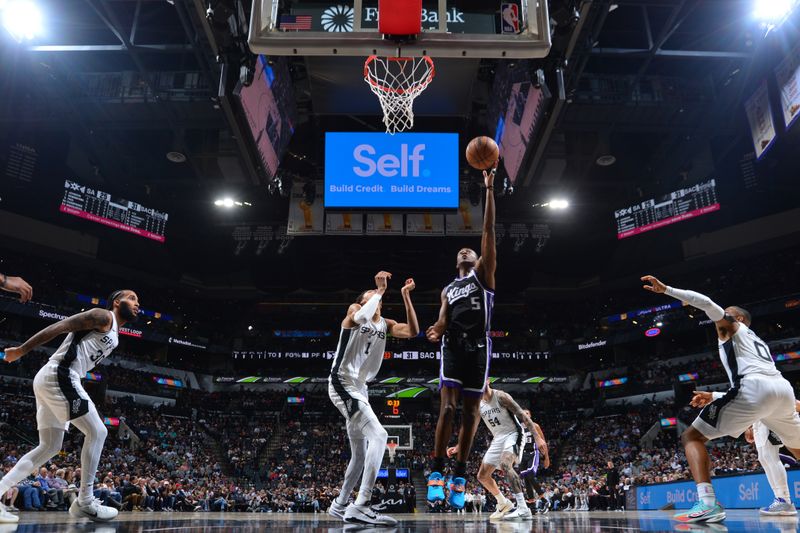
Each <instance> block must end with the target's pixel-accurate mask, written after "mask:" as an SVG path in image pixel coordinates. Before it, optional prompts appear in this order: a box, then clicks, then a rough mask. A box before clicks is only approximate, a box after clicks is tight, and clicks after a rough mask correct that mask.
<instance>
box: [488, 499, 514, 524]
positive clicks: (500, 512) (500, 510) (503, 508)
mask: <svg viewBox="0 0 800 533" xmlns="http://www.w3.org/2000/svg"><path fill="white" fill-rule="evenodd" d="M513 507H514V504H513V503H511V500H506V503H504V504H499V503H498V504H497V510H496V511H495V512H493V513H492V516H490V517H489V520H500V519H501V518H503V517H504V516H505V515H506V513H508V512H509V511H511V509H512V508H513Z"/></svg>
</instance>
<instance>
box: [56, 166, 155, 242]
mask: <svg viewBox="0 0 800 533" xmlns="http://www.w3.org/2000/svg"><path fill="white" fill-rule="evenodd" d="M58 210H59V211H61V212H62V213H66V214H68V215H73V216H76V217H80V218H85V219H86V220H91V221H92V222H97V223H98V224H103V225H104V226H109V227H111V228H114V229H119V230H122V231H127V232H128V233H133V234H135V235H139V236H140V237H146V238H148V239H153V240H154V241H158V242H164V240H165V238H164V231H165V229H166V227H167V219H168V218H169V215H168V214H167V213H163V212H161V211H156V210H155V209H152V208H150V207H144V206H142V205H139V204H137V203H136V202H131V201H130V200H125V199H123V198H117V197H114V196H111V195H110V194H109V193H107V192H104V191H100V190H97V189H94V188H92V187H87V186H86V185H81V184H80V183H76V182H74V181H70V180H64V196H63V198H62V199H61V206H60V207H59V208H58Z"/></svg>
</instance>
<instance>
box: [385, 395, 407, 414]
mask: <svg viewBox="0 0 800 533" xmlns="http://www.w3.org/2000/svg"><path fill="white" fill-rule="evenodd" d="M384 402H385V405H384V413H385V414H386V416H387V417H392V418H399V417H400V416H401V415H402V414H403V412H402V410H401V403H400V399H399V398H386V399H385V400H384Z"/></svg>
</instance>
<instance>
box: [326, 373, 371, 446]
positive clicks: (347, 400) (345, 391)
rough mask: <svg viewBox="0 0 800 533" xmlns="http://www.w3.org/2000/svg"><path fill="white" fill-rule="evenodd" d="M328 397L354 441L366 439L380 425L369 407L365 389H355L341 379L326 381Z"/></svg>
mask: <svg viewBox="0 0 800 533" xmlns="http://www.w3.org/2000/svg"><path fill="white" fill-rule="evenodd" d="M328 397H330V399H331V401H332V402H333V405H335V406H336V408H337V409H338V410H339V412H340V413H342V416H343V417H344V418H345V420H347V435H348V436H350V437H352V438H356V439H366V438H369V437H370V436H371V433H372V431H371V430H374V429H375V428H376V426H377V427H381V423H380V421H379V420H378V417H377V416H376V415H375V412H374V411H373V410H372V407H371V406H370V405H369V400H368V399H367V398H369V395H368V393H367V389H366V387H364V388H362V389H360V390H359V389H358V388H357V387H355V386H353V385H350V384H348V383H346V382H344V381H343V380H341V379H336V380H334V379H330V380H329V381H328Z"/></svg>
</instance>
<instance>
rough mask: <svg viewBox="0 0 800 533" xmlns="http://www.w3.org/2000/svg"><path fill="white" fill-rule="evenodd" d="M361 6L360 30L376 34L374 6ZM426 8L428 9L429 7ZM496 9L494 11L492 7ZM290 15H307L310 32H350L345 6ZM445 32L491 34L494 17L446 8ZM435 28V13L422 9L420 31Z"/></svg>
mask: <svg viewBox="0 0 800 533" xmlns="http://www.w3.org/2000/svg"><path fill="white" fill-rule="evenodd" d="M374 4H375V5H371V6H367V5H365V6H363V7H362V10H361V27H362V28H363V29H364V30H377V28H378V6H377V2H375V3H374ZM429 7H430V6H429ZM495 9H496V7H495ZM291 14H292V15H311V28H308V29H309V30H313V31H327V32H331V33H347V32H352V31H353V29H354V22H355V18H356V16H355V15H356V13H355V10H354V9H353V6H352V5H349V4H348V3H341V4H333V3H332V4H330V5H328V6H325V5H324V4H320V5H314V4H308V3H298V4H296V5H294V6H293V7H292V10H291ZM446 20H447V31H449V32H451V33H495V17H494V15H493V14H492V13H491V12H488V10H486V9H484V10H483V12H465V11H463V10H462V9H459V8H458V7H457V6H452V5H451V6H448V8H447V13H446ZM438 27H439V12H438V11H437V10H436V9H428V7H423V8H422V28H423V29H425V30H435V29H437V28H438Z"/></svg>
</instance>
